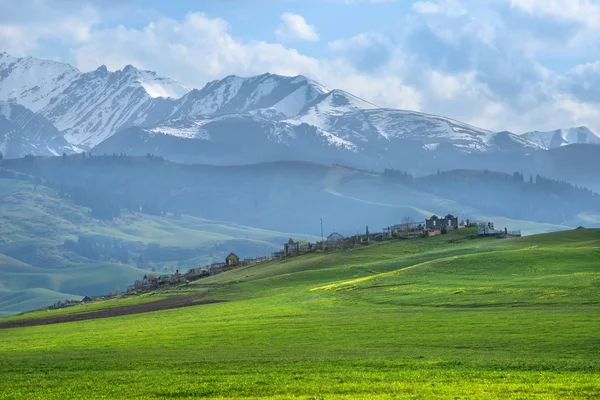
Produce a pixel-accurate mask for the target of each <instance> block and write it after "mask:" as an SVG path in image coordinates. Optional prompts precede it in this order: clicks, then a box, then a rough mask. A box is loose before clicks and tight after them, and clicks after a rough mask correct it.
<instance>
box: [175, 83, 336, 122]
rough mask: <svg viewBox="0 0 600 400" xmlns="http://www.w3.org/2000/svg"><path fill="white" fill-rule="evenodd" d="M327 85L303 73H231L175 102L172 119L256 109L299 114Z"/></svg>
mask: <svg viewBox="0 0 600 400" xmlns="http://www.w3.org/2000/svg"><path fill="white" fill-rule="evenodd" d="M325 90H327V89H326V88H324V87H323V86H322V85H319V84H317V83H316V82H314V81H312V80H310V79H308V78H306V77H303V76H301V75H300V76H296V77H287V76H281V75H274V74H264V75H259V76H254V77H250V78H241V77H238V76H233V75H232V76H228V77H226V78H224V79H222V80H218V81H213V82H210V83H208V84H207V85H206V86H204V87H203V88H202V89H201V90H192V91H191V92H190V93H189V94H188V95H186V96H184V97H182V98H181V99H179V100H178V101H176V102H174V103H175V104H174V107H173V111H172V112H171V113H170V115H169V116H168V118H169V119H181V118H190V117H201V116H207V115H223V114H246V113H256V114H262V115H271V116H272V117H274V118H276V119H277V118H279V119H282V118H286V117H290V116H295V115H296V114H297V113H298V112H299V111H300V110H301V109H302V108H304V107H305V106H306V104H307V103H309V102H312V101H314V100H315V99H316V98H318V97H319V96H321V95H323V94H325V93H326V92H325Z"/></svg>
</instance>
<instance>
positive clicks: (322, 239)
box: [321, 218, 324, 242]
mask: <svg viewBox="0 0 600 400" xmlns="http://www.w3.org/2000/svg"><path fill="white" fill-rule="evenodd" d="M323 241H324V238H323V218H321V242H323Z"/></svg>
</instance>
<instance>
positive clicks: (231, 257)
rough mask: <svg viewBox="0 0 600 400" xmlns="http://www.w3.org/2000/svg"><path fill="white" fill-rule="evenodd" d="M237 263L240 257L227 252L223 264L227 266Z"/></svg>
mask: <svg viewBox="0 0 600 400" xmlns="http://www.w3.org/2000/svg"><path fill="white" fill-rule="evenodd" d="M239 263H240V258H239V257H238V256H236V255H235V254H233V253H229V255H228V256H227V258H225V264H227V266H229V267H232V266H234V265H238V264H239Z"/></svg>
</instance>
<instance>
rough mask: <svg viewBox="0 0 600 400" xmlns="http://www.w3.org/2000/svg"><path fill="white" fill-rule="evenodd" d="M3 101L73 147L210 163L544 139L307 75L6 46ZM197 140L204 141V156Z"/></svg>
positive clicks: (376, 155) (369, 156)
mask: <svg viewBox="0 0 600 400" xmlns="http://www.w3.org/2000/svg"><path fill="white" fill-rule="evenodd" d="M0 100H4V101H8V102H11V103H17V104H20V105H22V106H24V107H26V108H28V109H30V110H31V111H32V112H34V113H36V114H38V115H40V116H42V117H44V118H46V119H47V120H48V121H50V122H51V123H52V124H53V125H54V127H55V128H56V130H58V131H59V132H61V133H62V134H63V135H64V138H65V140H66V141H67V144H68V146H66V147H65V150H66V151H67V152H70V151H81V150H89V149H92V148H94V147H96V146H98V151H106V152H118V153H120V152H123V151H130V152H134V153H136V154H137V153H139V154H143V152H146V151H148V150H152V152H153V153H157V154H161V155H163V156H165V157H170V158H173V159H176V160H188V159H191V160H192V161H202V162H206V159H205V155H206V154H211V155H212V156H214V157H215V158H219V156H220V157H221V158H222V159H226V158H227V157H228V156H230V157H233V158H234V159H235V160H237V162H238V163H248V162H260V161H269V160H270V159H271V157H269V155H271V154H272V155H279V157H282V156H285V157H289V158H291V159H300V160H306V161H324V160H329V159H330V157H333V160H345V162H346V163H347V164H350V165H357V166H358V165H364V164H365V163H366V164H376V165H382V166H384V165H391V166H393V165H394V162H393V160H394V159H396V158H397V157H398V155H399V154H398V152H400V153H403V152H407V151H408V152H410V153H411V154H414V153H415V151H416V152H417V153H418V154H422V155H427V154H430V153H432V152H433V153H436V152H448V151H450V152H455V153H458V154H460V153H481V152H496V151H507V150H509V151H531V150H540V149H543V148H544V147H543V146H541V145H540V144H537V143H534V142H532V141H529V140H527V139H524V138H523V137H519V136H517V135H514V134H512V133H508V132H504V133H501V134H498V133H494V132H489V131H486V130H484V129H479V128H476V127H473V126H469V125H467V124H463V123H461V122H458V121H454V120H452V119H448V118H444V117H440V116H434V115H428V114H423V113H418V112H411V111H400V110H390V109H382V108H380V107H378V106H377V105H374V104H371V103H369V102H368V101H365V100H363V99H360V98H358V97H356V96H354V95H352V94H350V93H347V92H344V91H342V90H329V89H328V88H326V87H324V86H323V85H321V84H319V83H317V82H315V81H313V80H311V79H309V78H307V77H304V76H301V75H300V76H295V77H286V76H279V75H273V74H268V73H267V74H263V75H259V76H254V77H249V78H242V77H237V76H228V77H225V78H224V79H221V80H217V81H213V82H210V83H208V84H207V85H205V86H204V87H203V88H202V89H193V90H189V89H187V88H186V87H184V86H182V85H180V84H178V83H177V82H174V81H172V80H170V79H167V78H161V77H159V76H157V75H156V74H155V73H153V72H149V71H141V70H138V69H136V68H135V67H133V66H131V65H128V66H126V67H125V68H124V69H123V70H119V71H115V72H111V71H108V70H107V69H106V67H104V66H101V67H99V68H98V69H96V70H95V71H91V72H86V73H82V72H80V71H78V70H77V69H75V68H73V67H71V66H69V65H68V64H64V63H59V62H54V61H48V60H39V59H35V58H32V57H25V58H15V57H11V56H10V55H8V54H6V53H2V54H1V55H0ZM131 128H141V129H134V130H132V129H131ZM53 132H54V131H53ZM132 132H133V133H132ZM507 144H508V146H507ZM6 146H7V144H6V143H5V147H6ZM37 147H39V148H42V147H43V146H39V145H38V146H37ZM230 147H233V148H236V147H237V148H239V152H237V153H236V152H235V151H231V150H230ZM189 149H197V150H198V151H197V155H195V156H194V155H193V154H191V153H190V151H189ZM216 149H218V150H220V151H221V153H218V154H217V153H215V150H216ZM57 151H60V149H58V150H57ZM13 153H15V154H18V153H19V151H13ZM40 154H41V153H40ZM258 154H261V155H264V156H265V157H266V158H260V157H258V156H257V155H258ZM21 155H22V153H21ZM355 161H356V162H355Z"/></svg>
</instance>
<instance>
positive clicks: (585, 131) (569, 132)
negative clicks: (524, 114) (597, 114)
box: [522, 126, 600, 149]
mask: <svg viewBox="0 0 600 400" xmlns="http://www.w3.org/2000/svg"><path fill="white" fill-rule="evenodd" d="M522 137H524V138H525V139H527V140H529V141H531V142H534V143H537V144H539V145H540V146H543V147H545V148H547V149H555V148H557V147H562V146H567V145H570V144H600V136H598V135H597V134H595V133H594V132H592V131H591V130H590V129H589V128H587V127H585V126H579V127H577V128H570V129H557V130H555V131H550V132H539V131H534V132H527V133H524V134H523V135H522Z"/></svg>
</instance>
